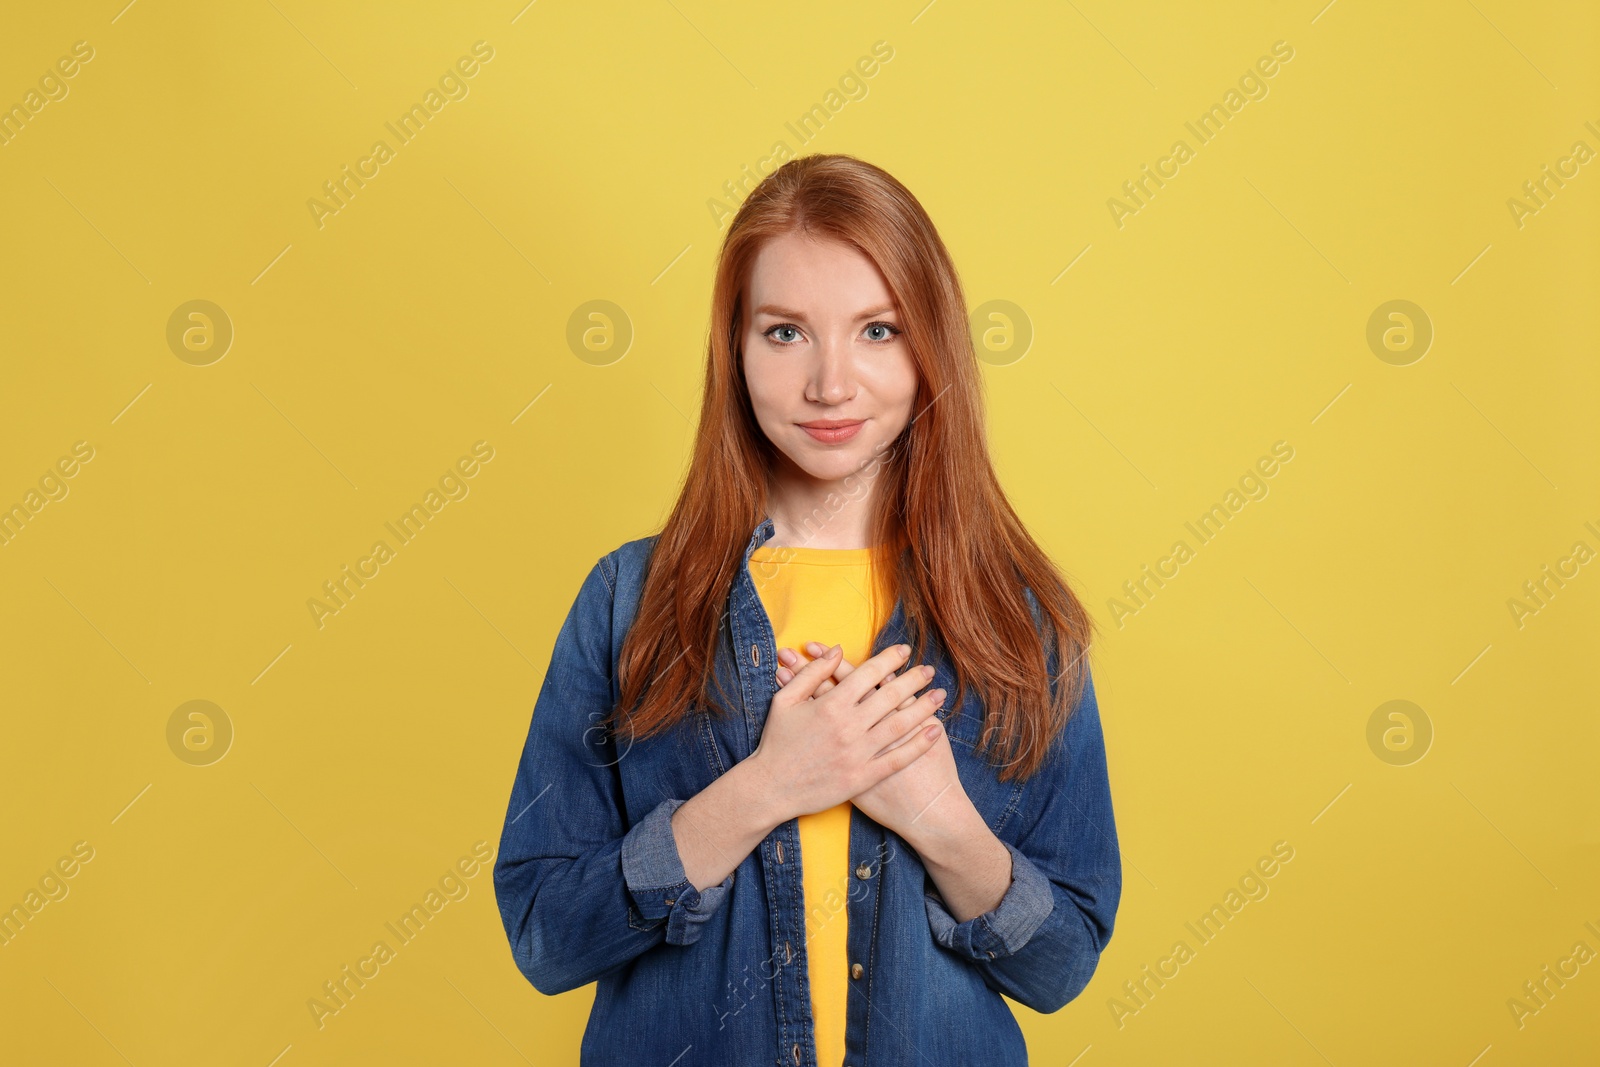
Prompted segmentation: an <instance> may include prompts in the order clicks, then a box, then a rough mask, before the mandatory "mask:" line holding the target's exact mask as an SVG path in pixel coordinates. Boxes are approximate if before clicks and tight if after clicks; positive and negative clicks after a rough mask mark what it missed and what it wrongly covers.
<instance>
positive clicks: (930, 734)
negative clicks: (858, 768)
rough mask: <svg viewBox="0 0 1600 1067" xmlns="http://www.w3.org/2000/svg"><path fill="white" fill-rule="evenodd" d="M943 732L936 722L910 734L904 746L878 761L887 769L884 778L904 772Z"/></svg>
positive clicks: (936, 741)
mask: <svg viewBox="0 0 1600 1067" xmlns="http://www.w3.org/2000/svg"><path fill="white" fill-rule="evenodd" d="M943 732H944V727H943V726H942V725H941V724H939V723H937V722H936V723H934V724H933V725H931V726H925V727H922V728H921V729H919V730H918V731H917V732H916V733H914V734H912V735H911V737H910V738H909V739H908V740H907V741H906V742H905V744H903V745H901V746H899V747H898V748H895V749H891V750H890V751H888V752H886V753H884V754H883V755H882V756H880V757H879V759H880V760H881V761H882V762H883V764H886V765H887V766H888V767H889V771H888V774H885V775H884V777H885V778H887V777H888V776H889V775H890V774H894V773H895V772H896V771H902V770H905V769H906V768H907V767H909V766H911V764H913V763H915V762H916V761H917V760H918V759H920V758H922V756H924V755H925V754H927V752H928V750H929V749H931V748H933V746H934V745H935V744H937V743H938V741H939V735H940V734H941V733H943Z"/></svg>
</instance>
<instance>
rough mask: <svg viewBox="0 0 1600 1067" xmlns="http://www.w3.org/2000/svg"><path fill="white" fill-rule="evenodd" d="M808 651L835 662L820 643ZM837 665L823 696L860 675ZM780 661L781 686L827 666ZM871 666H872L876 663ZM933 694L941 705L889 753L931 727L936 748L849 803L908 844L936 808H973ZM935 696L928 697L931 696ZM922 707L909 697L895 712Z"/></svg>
mask: <svg viewBox="0 0 1600 1067" xmlns="http://www.w3.org/2000/svg"><path fill="white" fill-rule="evenodd" d="M806 651H807V652H808V653H810V654H811V655H813V656H819V657H824V656H826V657H828V658H830V659H831V658H834V657H832V656H829V650H828V649H826V648H824V647H823V646H822V645H821V644H819V643H818V642H816V641H811V642H808V643H807V644H806ZM879 655H880V656H881V655H882V653H879ZM837 659H838V663H837V665H835V666H834V669H833V673H832V674H831V675H830V676H829V678H828V679H826V680H824V681H822V682H820V683H818V685H817V691H818V692H826V691H827V688H829V687H832V686H834V685H837V684H841V683H842V682H843V681H844V680H845V679H846V678H848V677H849V676H850V675H851V673H852V672H853V671H854V670H856V669H857V668H854V667H852V666H851V665H850V663H849V662H848V661H847V660H845V659H844V657H843V656H838V657H837ZM778 660H779V662H781V663H784V664H785V665H786V666H784V667H780V668H779V669H778V681H779V682H780V683H785V684H786V683H787V682H788V680H789V679H792V678H795V677H797V675H796V673H795V670H791V669H790V667H791V666H792V667H794V668H797V669H798V670H799V671H801V672H804V671H806V670H809V669H812V668H814V667H816V665H817V664H818V663H821V662H823V660H822V659H820V658H819V659H813V660H811V661H810V662H809V663H805V664H804V666H801V664H802V663H803V662H804V661H803V660H802V659H801V657H800V655H799V654H798V653H797V652H795V651H794V650H793V649H790V648H781V649H779V650H778ZM867 662H868V663H870V662H872V660H868V661H867ZM863 666H865V664H863ZM902 677H903V676H902ZM933 693H937V694H938V699H937V700H936V701H935V702H934V703H933V704H931V705H930V706H929V707H928V708H927V709H926V712H925V715H926V718H924V719H923V720H922V721H920V722H918V723H917V726H916V728H915V729H914V731H912V732H908V733H907V734H906V735H905V737H904V738H902V739H900V740H896V741H895V742H893V743H891V744H890V745H889V747H888V749H886V751H889V752H892V751H894V749H896V748H898V747H899V746H900V745H902V744H904V743H905V740H906V739H909V738H919V739H920V738H921V737H922V735H923V733H924V732H925V730H924V728H925V727H927V726H929V725H933V726H937V727H938V728H939V732H938V734H937V735H936V736H935V737H934V738H933V743H932V744H931V745H927V746H925V751H924V752H922V753H920V754H919V755H917V756H916V757H913V759H912V760H911V762H910V763H909V764H907V765H906V766H904V767H903V768H902V769H900V770H898V771H896V772H894V773H892V774H890V775H888V776H886V777H885V778H883V779H881V780H880V781H878V782H877V783H876V784H874V785H872V786H869V787H868V788H866V789H864V790H862V791H861V792H860V793H858V794H856V795H855V796H852V797H850V798H849V800H850V802H851V803H852V804H854V805H855V806H856V807H858V808H860V809H861V811H862V812H863V813H864V814H865V815H866V816H867V817H868V818H870V819H872V820H873V821H874V822H876V823H877V824H878V825H880V826H883V827H885V828H887V829H889V830H893V831H894V832H895V833H897V834H899V835H900V836H901V837H903V838H906V839H907V840H908V841H910V840H913V839H914V837H915V834H916V829H917V825H916V824H919V823H921V821H922V820H923V819H924V818H932V817H934V816H935V815H936V813H937V812H938V811H939V810H940V809H939V807H937V806H935V802H939V803H941V804H945V805H953V804H955V803H956V802H957V801H965V802H966V803H968V804H970V803H971V802H970V800H968V799H967V795H966V792H965V790H964V789H963V788H962V787H961V779H960V776H959V774H958V773H957V771H956V761H955V755H954V754H953V753H952V752H951V751H950V738H949V736H948V735H946V734H945V732H944V726H943V724H942V723H940V722H939V720H938V718H937V717H935V716H934V715H933V711H934V709H935V708H937V707H938V703H939V702H940V701H943V699H944V691H943V690H937V689H936V690H934V691H933ZM933 693H930V694H928V696H932V695H933ZM918 703H919V701H918V699H917V698H915V697H908V698H907V699H906V700H904V701H903V702H902V703H901V704H899V705H898V707H897V709H896V710H897V712H898V713H900V714H907V713H908V712H907V710H906V709H909V708H911V707H912V706H913V705H916V704H918ZM952 791H953V795H952ZM947 810H953V809H947Z"/></svg>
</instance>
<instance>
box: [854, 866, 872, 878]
mask: <svg viewBox="0 0 1600 1067" xmlns="http://www.w3.org/2000/svg"><path fill="white" fill-rule="evenodd" d="M856 877H857V878H860V879H862V880H866V879H868V878H871V877H872V868H871V867H869V866H867V865H866V864H865V863H863V864H862V865H861V866H859V867H857V868H856Z"/></svg>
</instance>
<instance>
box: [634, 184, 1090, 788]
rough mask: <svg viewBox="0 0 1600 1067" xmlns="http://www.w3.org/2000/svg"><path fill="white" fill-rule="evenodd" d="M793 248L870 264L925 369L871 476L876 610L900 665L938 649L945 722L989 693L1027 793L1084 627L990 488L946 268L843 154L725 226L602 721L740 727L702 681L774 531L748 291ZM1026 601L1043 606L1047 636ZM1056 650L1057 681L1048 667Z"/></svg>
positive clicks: (912, 208) (973, 367) (905, 207)
mask: <svg viewBox="0 0 1600 1067" xmlns="http://www.w3.org/2000/svg"><path fill="white" fill-rule="evenodd" d="M790 231H799V232H802V233H804V234H806V235H808V236H811V237H816V238H823V239H833V240H837V241H842V242H844V243H846V244H849V245H851V246H853V247H855V248H856V249H858V250H859V251H860V252H862V253H863V254H864V255H866V256H867V257H868V258H869V259H871V260H872V261H873V263H875V264H876V265H877V267H878V269H879V270H880V271H881V272H882V274H883V276H884V279H885V280H886V281H887V283H888V287H889V291H890V293H891V294H892V296H893V299H894V302H895V304H896V306H897V308H898V310H899V311H900V324H901V327H902V330H903V331H904V334H905V337H906V341H907V343H908V347H909V349H910V352H911V354H912V357H913V360H914V362H915V365H916V367H917V371H918V378H919V385H918V393H917V397H916V400H915V402H914V404H913V417H912V419H911V421H910V423H909V424H908V425H907V426H906V428H905V430H904V431H902V433H901V434H900V436H899V437H898V438H897V439H896V441H895V442H894V445H893V447H892V448H890V449H888V450H887V451H885V452H883V453H882V454H880V455H879V456H878V457H876V458H875V460H874V461H873V466H874V469H873V470H872V471H871V472H870V475H868V476H870V477H871V478H872V479H873V480H876V481H878V482H879V483H880V484H878V485H877V487H876V492H875V496H874V506H873V509H872V514H871V516H870V518H869V529H870V531H871V540H872V543H873V545H874V550H873V556H872V560H873V570H874V572H875V574H876V575H877V576H878V583H879V588H878V589H877V590H874V594H875V595H876V596H878V597H880V598H881V597H885V596H887V597H888V598H889V601H888V602H889V603H892V602H893V600H892V597H893V596H894V595H898V596H900V597H901V598H902V600H903V610H904V618H905V621H906V632H907V642H908V643H910V644H911V645H912V647H913V649H914V652H913V655H914V656H915V657H916V658H914V659H913V660H911V662H913V663H916V662H924V661H926V660H927V659H928V640H929V638H930V637H932V638H934V639H935V640H937V642H938V645H939V647H940V648H942V649H943V650H944V652H945V655H946V656H947V657H948V660H949V662H950V664H951V666H952V668H953V670H954V672H955V675H956V693H955V699H954V701H953V702H948V706H949V707H952V708H959V707H960V705H961V702H962V700H963V698H964V696H965V694H966V692H967V689H968V687H969V686H971V687H973V688H974V689H975V690H976V691H977V692H978V693H979V694H980V695H981V697H982V701H983V705H984V710H985V715H984V719H985V723H984V729H983V733H982V736H981V738H980V743H979V747H980V750H981V751H983V752H984V753H985V754H986V755H987V756H988V758H989V759H990V762H991V763H994V764H995V765H997V766H1003V770H1002V772H1001V777H1002V778H1015V777H1027V776H1030V775H1032V774H1033V773H1034V772H1035V771H1036V770H1037V769H1038V767H1039V765H1040V764H1041V763H1042V762H1043V761H1044V759H1045V755H1046V750H1047V749H1048V748H1049V745H1050V743H1051V741H1052V740H1053V739H1054V738H1055V736H1056V735H1057V734H1058V733H1059V732H1060V730H1061V728H1062V727H1063V726H1064V725H1065V724H1066V721H1067V719H1068V717H1069V716H1070V715H1071V713H1072V710H1073V709H1074V708H1076V707H1077V705H1078V701H1079V699H1080V698H1081V696H1082V691H1083V686H1084V681H1085V678H1086V676H1087V671H1088V668H1087V665H1086V663H1085V653H1086V651H1087V650H1088V647H1089V645H1090V644H1091V643H1092V628H1093V621H1092V619H1091V618H1090V616H1089V613H1088V612H1087V611H1086V610H1085V609H1084V607H1083V604H1082V603H1081V602H1080V601H1079V599H1078V598H1077V596H1075V595H1074V594H1073V592H1072V590H1071V589H1070V588H1069V587H1068V585H1067V582H1066V580H1065V579H1064V578H1063V577H1062V576H1061V575H1060V574H1059V573H1058V572H1057V570H1056V568H1055V566H1054V565H1053V564H1052V563H1051V562H1050V559H1049V558H1048V557H1047V556H1046V555H1045V553H1044V551H1043V550H1042V549H1041V548H1040V547H1039V546H1038V544H1036V543H1035V542H1034V540H1033V538H1032V537H1031V536H1030V535H1029V533H1028V531H1027V529H1026V528H1025V527H1024V526H1023V524H1022V520H1021V519H1019V518H1018V517H1017V514H1016V512H1015V511H1014V510H1013V509H1012V507H1011V503H1010V501H1008V500H1007V499H1006V495H1005V492H1004V491H1003V490H1002V489H1001V487H1000V482H999V479H998V478H997V477H996V476H995V471H994V465H993V463H992V462H991V460H990V458H989V452H988V446H987V442H986V439H985V434H984V420H983V396H982V381H981V378H980V376H979V372H978V362H977V357H976V355H975V353H974V351H973V347H972V339H971V335H970V334H969V333H968V328H967V311H966V301H965V299H964V297H963V296H962V291H961V283H960V280H959V278H958V277H957V275H956V269H955V265H954V263H953V262H952V261H951V258H950V253H949V252H948V251H947V250H946V249H945V246H944V242H943V241H941V240H940V238H939V234H938V232H937V231H936V230H935V229H934V226H933V222H932V220H931V219H929V218H928V215H927V212H925V211H924V210H923V208H922V205H921V204H920V203H918V202H917V199H916V197H914V196H912V195H911V193H910V191H909V190H907V189H906V188H905V186H903V185H901V184H900V182H898V181H896V180H895V179H894V178H893V177H892V176H890V175H889V174H888V173H886V172H885V171H883V170H881V169H880V168H878V167H875V166H873V165H872V164H870V163H866V162H863V161H862V160H859V159H855V158H853V157H851V156H846V155H812V156H804V157H801V158H798V159H794V160H791V161H790V162H788V163H785V164H784V165H783V166H781V167H779V168H778V169H777V170H776V171H774V172H773V173H772V174H770V175H768V176H767V177H766V178H765V179H764V180H763V181H762V182H761V184H760V185H758V186H757V187H756V188H755V190H754V191H753V192H752V193H751V194H750V196H749V197H748V198H747V199H746V200H745V202H744V203H743V205H741V206H740V208H739V211H738V213H737V214H736V215H735V216H734V219H733V221H732V223H731V224H730V225H729V227H728V232H727V234H726V236H725V237H724V239H723V244H722V250H721V253H720V257H719V259H718V262H717V272H716V280H715V284H714V287H713V290H712V295H711V330H710V339H709V342H708V344H707V348H706V365H705V366H706V376H705V390H704V394H703V396H702V399H701V405H700V424H699V428H698V430H697V432H696V435H695V443H694V455H693V458H692V459H691V461H690V464H689V470H688V473H687V475H686V477H685V480H684V484H683V488H682V491H681V492H680V493H679V496H678V501H677V504H676V506H675V507H674V508H673V510H672V514H671V516H670V517H669V518H668V519H667V521H666V524H665V525H664V526H663V528H662V530H661V533H660V535H659V536H658V537H657V539H656V543H655V548H654V551H653V554H652V556H651V560H650V565H649V573H648V575H647V576H646V578H645V583H644V589H643V592H642V595H641V599H640V603H639V609H638V614H637V616H636V617H635V620H634V622H633V625H632V628H631V629H630V630H629V632H628V635H627V638H626V640H625V641H624V643H623V647H622V653H621V663H620V666H619V682H620V687H621V701H620V703H619V704H618V706H617V707H616V708H614V709H612V712H611V715H610V717H609V718H608V723H609V724H610V725H611V727H612V728H613V729H615V727H616V724H617V723H618V721H619V719H620V718H621V716H622V715H623V714H624V713H623V711H622V709H631V710H630V711H628V712H626V718H627V720H628V723H629V726H628V734H629V736H630V738H632V739H634V740H637V739H639V738H643V737H648V736H651V735H653V734H656V733H660V732H662V731H664V730H666V729H668V728H670V727H671V726H672V725H673V724H675V723H677V722H679V721H681V720H682V719H683V718H684V716H685V714H686V712H687V710H688V709H689V708H690V707H691V706H693V705H700V706H705V707H708V708H712V709H714V710H715V711H717V712H718V713H721V714H730V713H731V714H739V713H740V712H739V711H738V709H739V706H740V705H739V703H738V700H737V699H736V698H732V697H729V696H728V694H727V693H725V692H723V691H722V687H721V684H720V681H717V680H716V679H715V672H714V671H713V670H712V664H713V663H714V659H715V654H716V650H717V643H718V636H719V633H720V631H721V628H722V625H723V622H724V619H725V616H726V613H727V609H728V596H729V592H730V590H731V588H732V585H733V581H734V578H735V576H736V574H737V571H738V569H739V567H740V565H741V563H742V562H743V558H744V550H745V548H746V546H747V545H748V543H749V540H750V534H751V531H752V530H753V529H754V528H755V526H756V524H757V523H758V522H759V521H760V520H761V518H762V517H763V516H764V515H766V514H767V512H766V504H767V478H768V472H769V471H770V470H771V469H772V466H773V457H774V449H773V446H772V444H771V442H770V441H769V440H767V438H766V435H765V434H764V433H762V431H761V429H760V427H759V425H758V423H757V422H756V418H755V413H754V411H753V410H752V408H751V403H750V393H749V389H748V387H747V385H746V382H745V379H744V372H743V366H742V360H741V352H740V344H741V338H742V336H743V333H744V320H743V316H744V315H745V314H747V313H748V308H747V306H746V303H745V299H744V297H745V285H746V283H747V281H748V279H749V277H750V270H751V266H752V264H753V263H754V261H755V258H756V255H757V253H758V252H759V251H760V250H761V248H762V246H763V244H764V243H765V242H766V241H768V240H770V239H771V238H773V237H775V236H778V235H780V234H783V233H787V232H790ZM852 477H854V476H852ZM819 511H820V509H819ZM1024 586H1026V587H1027V588H1028V589H1030V590H1031V591H1032V592H1033V595H1034V597H1035V599H1036V600H1037V603H1038V605H1039V608H1040V610H1041V616H1040V622H1041V623H1042V624H1043V626H1042V627H1041V626H1040V625H1039V624H1036V622H1035V620H1034V617H1033V615H1032V612H1031V610H1030V607H1029V604H1028V603H1027V601H1026V599H1025V598H1024V595H1023V587H1024ZM881 602H882V601H881V600H880V603H881ZM884 614H886V613H884ZM879 617H880V618H882V617H883V615H880V616H879ZM1041 629H1042V632H1043V633H1044V642H1043V643H1041V640H1040V634H1041ZM874 636H876V635H874ZM1052 647H1053V652H1054V664H1055V670H1056V672H1057V674H1056V676H1055V677H1052V676H1051V672H1050V667H1049V664H1048V661H1047V659H1046V649H1047V648H1052ZM777 666H778V665H777V664H776V663H772V664H767V667H768V669H771V670H776V669H777ZM713 688H715V690H716V695H717V696H720V697H721V700H720V702H719V701H718V700H717V699H715V698H714V697H713V692H712V690H713ZM727 709H733V710H732V711H731V712H730V711H729V710H727Z"/></svg>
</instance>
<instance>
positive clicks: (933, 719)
mask: <svg viewBox="0 0 1600 1067" xmlns="http://www.w3.org/2000/svg"><path fill="white" fill-rule="evenodd" d="M913 703H915V701H913ZM937 722H939V716H937V715H929V716H928V717H927V718H925V719H923V720H922V721H921V722H919V723H917V725H916V727H914V728H912V729H910V730H907V731H906V733H905V736H904V737H900V738H896V739H895V740H894V741H891V742H890V743H889V744H887V745H885V746H884V747H883V748H881V749H879V750H878V751H876V752H874V753H873V754H872V758H873V759H877V758H878V757H879V756H881V755H883V754H884V753H885V752H893V751H894V750H895V749H897V748H899V747H900V746H901V745H903V744H905V743H906V742H907V741H909V740H911V738H912V737H914V736H915V735H916V731H917V730H918V729H921V728H922V727H926V726H932V725H934V724H935V723H937Z"/></svg>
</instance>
